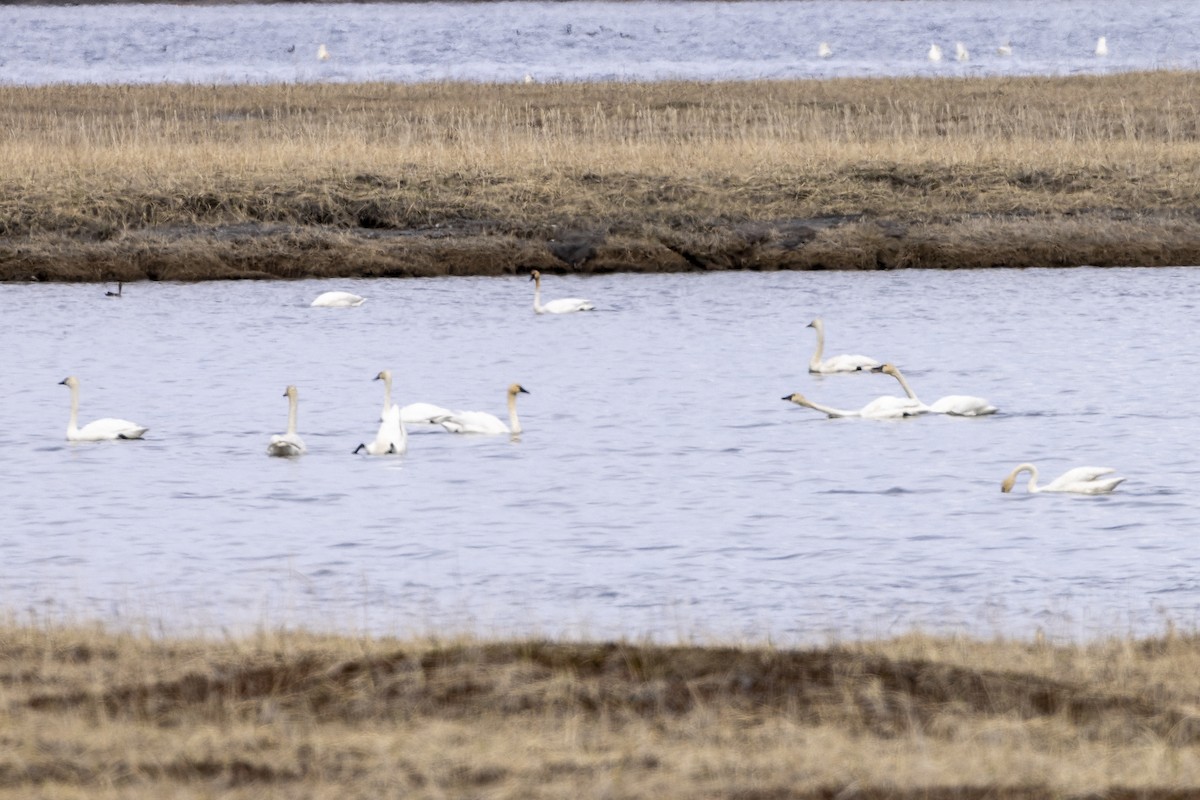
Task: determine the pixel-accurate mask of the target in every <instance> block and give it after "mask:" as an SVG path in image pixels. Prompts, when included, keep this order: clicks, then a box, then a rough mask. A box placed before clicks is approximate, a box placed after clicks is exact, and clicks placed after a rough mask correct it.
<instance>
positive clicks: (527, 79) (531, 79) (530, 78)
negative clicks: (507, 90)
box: [522, 72, 537, 83]
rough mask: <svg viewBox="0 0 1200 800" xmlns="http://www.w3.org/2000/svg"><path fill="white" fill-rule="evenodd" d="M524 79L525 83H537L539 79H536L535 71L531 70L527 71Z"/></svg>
mask: <svg viewBox="0 0 1200 800" xmlns="http://www.w3.org/2000/svg"><path fill="white" fill-rule="evenodd" d="M522 80H524V81H525V83H537V80H536V79H534V77H533V73H531V72H526V73H525V77H524V78H522Z"/></svg>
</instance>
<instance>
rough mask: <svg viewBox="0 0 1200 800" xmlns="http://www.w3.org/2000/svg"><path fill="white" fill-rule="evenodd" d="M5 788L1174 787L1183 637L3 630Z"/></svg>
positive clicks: (788, 791)
mask: <svg viewBox="0 0 1200 800" xmlns="http://www.w3.org/2000/svg"><path fill="white" fill-rule="evenodd" d="M0 687H2V689H0V695H2V697H3V704H2V705H0V715H2V717H3V721H4V725H3V727H2V728H0V738H2V739H3V741H4V746H3V747H2V748H0V797H13V798H16V797H21V798H25V797H32V796H37V797H45V798H68V797H71V798H74V797H88V798H105V797H121V798H141V797H145V798H161V797H173V798H191V797H214V796H218V795H219V796H221V797H232V798H240V797H244V798H251V797H254V798H263V797H288V798H379V797H413V798H421V797H431V798H433V797H488V798H540V797H545V798H561V797H578V798H600V797H604V798H635V797H655V798H696V797H714V798H715V797H724V798H762V799H763V800H766V799H767V798H772V799H775V798H779V799H782V798H831V797H856V798H883V797H888V798H989V799H1001V800H1002V799H1004V798H1030V800H1032V799H1033V798H1037V799H1038V800H1043V798H1055V797H1059V798H1066V797H1079V798H1083V797H1105V798H1170V797H1179V798H1182V797H1192V796H1195V793H1196V792H1197V791H1200V717H1197V716H1196V708H1197V705H1198V703H1200V641H1198V640H1196V639H1194V638H1188V637H1173V636H1169V637H1166V638H1162V639H1156V640H1143V641H1113V642H1105V643H1097V644H1093V645H1088V646H1072V647H1056V646H1052V645H1047V644H1044V643H1020V642H978V641H959V640H947V639H932V638H925V637H921V636H911V637H907V638H902V639H898V640H893V641H882V642H876V643H864V644H855V645H845V646H831V647H822V648H813V649H807V650H778V649H772V648H765V647H758V648H733V647H691V646H680V647H662V646H651V645H635V644H628V643H625V644H612V643H551V642H543V641H527V642H444V643H436V642H401V641H390V640H384V639H371V638H329V637H316V636H312V635H305V634H272V635H260V636H257V637H253V638H250V639H244V640H228V641H220V642H211V641H208V642H206V641H198V640H197V641H193V640H183V639H168V640H162V639H151V638H146V637H140V636H136V635H131V634H113V633H105V632H103V631H99V630H84V629H62V628H54V629H46V628H43V627H38V626H27V625H24V626H22V625H16V626H14V625H9V626H7V627H4V628H3V629H0Z"/></svg>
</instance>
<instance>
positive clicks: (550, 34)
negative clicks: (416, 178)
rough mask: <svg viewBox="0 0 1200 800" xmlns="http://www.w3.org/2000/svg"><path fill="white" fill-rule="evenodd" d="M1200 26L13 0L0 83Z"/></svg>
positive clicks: (801, 2)
mask: <svg viewBox="0 0 1200 800" xmlns="http://www.w3.org/2000/svg"><path fill="white" fill-rule="evenodd" d="M1197 29H1200V4H1197V3H1194V2H1192V0H1152V1H1151V2H1139V3H1095V2H1092V1H1091V0H1011V1H1010V2H1006V3H985V2H947V0H796V1H794V2H793V1H788V0H784V1H783V2H774V1H768V2H688V1H687V0H684V1H683V2H567V3H562V2H493V3H411V4H410V3H395V4H277V5H253V4H248V5H232V6H223V5H155V4H144V5H115V6H114V5H105V6H87V5H81V6H61V7H56V6H19V5H17V6H12V5H3V6H0V30H4V31H5V32H6V33H7V37H6V42H5V48H4V51H3V52H2V53H0V82H4V83H10V84H34V85H36V84H47V83H62V82H66V83H77V82H105V83H109V82H116V83H158V82H164V81H165V82H189V83H199V84H228V83H244V82H252V83H260V82H293V81H301V82H313V81H338V82H346V81H401V82H414V81H444V80H467V81H500V82H513V81H520V80H522V79H523V78H524V76H525V75H526V74H529V75H531V76H532V77H533V78H534V79H535V80H540V81H593V80H618V81H626V80H627V81H642V80H665V79H689V80H724V79H759V78H765V79H780V78H831V77H851V76H855V77H861V76H889V75H942V76H964V75H1068V74H1086V73H1104V72H1120V71H1129V70H1152V69H1196V68H1197V64H1200V38H1198V37H1196V36H1195V35H1194V33H1193V32H1194V31H1196V30H1197ZM1101 36H1104V37H1105V39H1106V41H1107V44H1108V55H1107V56H1104V57H1098V56H1096V55H1095V49H1096V43H1097V40H1098V39H1099V37H1101ZM821 42H826V43H828V44H829V46H830V49H831V51H832V53H831V55H830V56H829V57H828V58H821V57H820V56H819V55H818V47H819V45H820V43H821ZM957 42H962V43H963V45H964V46H965V47H966V48H967V50H968V51H969V58H968V60H966V61H963V62H959V61H957V60H956V59H955V56H954V54H955V45H956V43H957ZM933 43H937V44H938V45H939V46H940V47H942V49H943V51H944V52H945V57H944V59H943V60H942V61H941V62H940V63H931V62H930V61H929V60H928V58H927V52H928V50H929V47H930V45H931V44H933ZM1003 43H1009V44H1010V45H1011V47H1012V54H1011V55H1008V56H1002V55H1000V54H999V53H998V52H997V50H998V48H999V47H1000V45H1001V44H1003ZM321 45H324V46H325V49H326V52H327V53H328V59H327V60H324V61H322V60H318V58H317V53H318V48H319V47H320V46H321Z"/></svg>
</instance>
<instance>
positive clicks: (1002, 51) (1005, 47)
mask: <svg viewBox="0 0 1200 800" xmlns="http://www.w3.org/2000/svg"><path fill="white" fill-rule="evenodd" d="M996 55H998V56H1011V55H1012V42H1009V41H1005V42H1004V44H1002V45H1000V46H999V47H997V48H996Z"/></svg>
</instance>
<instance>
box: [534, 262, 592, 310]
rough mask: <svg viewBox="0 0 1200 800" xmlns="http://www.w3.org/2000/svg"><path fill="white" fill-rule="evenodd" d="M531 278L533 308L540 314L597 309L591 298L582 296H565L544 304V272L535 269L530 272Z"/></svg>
mask: <svg viewBox="0 0 1200 800" xmlns="http://www.w3.org/2000/svg"><path fill="white" fill-rule="evenodd" d="M529 280H531V281H533V310H534V311H535V312H537V313H538V314H570V313H572V312H574V311H595V310H596V307H595V306H594V305H592V302H591V301H590V300H584V299H583V298H581V297H564V298H562V299H561V300H551V301H550V302H549V303H546V305H542V273H540V272H538V271H537V270H536V269H535V270H534V271H533V272H531V273H530V275H529Z"/></svg>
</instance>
